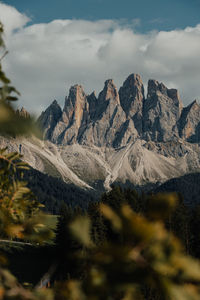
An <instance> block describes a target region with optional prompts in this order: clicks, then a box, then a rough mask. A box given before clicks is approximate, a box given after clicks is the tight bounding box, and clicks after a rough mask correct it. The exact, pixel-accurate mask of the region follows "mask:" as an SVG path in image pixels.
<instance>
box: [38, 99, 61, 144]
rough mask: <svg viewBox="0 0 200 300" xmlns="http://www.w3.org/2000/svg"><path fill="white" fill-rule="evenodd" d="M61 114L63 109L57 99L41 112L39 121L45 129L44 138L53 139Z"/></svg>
mask: <svg viewBox="0 0 200 300" xmlns="http://www.w3.org/2000/svg"><path fill="white" fill-rule="evenodd" d="M61 116H62V110H61V107H60V105H59V104H58V102H57V101H56V100H54V101H53V102H52V103H51V105H49V107H48V108H47V109H46V110H45V111H44V112H42V113H41V115H40V117H39V118H38V121H37V122H38V123H39V126H40V127H41V128H42V130H43V133H44V138H46V139H51V136H52V131H53V130H54V128H55V126H56V124H57V122H58V121H59V120H60V118H61Z"/></svg>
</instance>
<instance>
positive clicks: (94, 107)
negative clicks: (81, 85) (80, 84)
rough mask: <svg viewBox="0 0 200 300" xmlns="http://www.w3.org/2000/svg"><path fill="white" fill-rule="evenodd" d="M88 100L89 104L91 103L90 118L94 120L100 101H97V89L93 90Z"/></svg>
mask: <svg viewBox="0 0 200 300" xmlns="http://www.w3.org/2000/svg"><path fill="white" fill-rule="evenodd" d="M87 102H88V105H89V115H90V119H91V120H94V118H95V114H96V110H97V105H98V101H97V97H96V92H95V91H93V92H92V93H91V94H90V95H89V96H87Z"/></svg>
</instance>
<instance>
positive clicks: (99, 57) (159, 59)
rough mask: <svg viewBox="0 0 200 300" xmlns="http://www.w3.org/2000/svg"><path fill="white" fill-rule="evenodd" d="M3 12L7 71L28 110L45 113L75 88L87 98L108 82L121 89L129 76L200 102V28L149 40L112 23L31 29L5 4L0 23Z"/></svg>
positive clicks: (69, 23) (74, 23) (59, 24)
mask: <svg viewBox="0 0 200 300" xmlns="http://www.w3.org/2000/svg"><path fill="white" fill-rule="evenodd" d="M2 8H3V11H4V13H3V15H4V19H3V18H2V21H3V20H5V24H6V28H7V31H6V45H7V48H8V49H9V55H8V56H7V57H6V58H5V59H4V68H5V70H6V72H7V74H8V75H9V76H10V78H11V79H12V81H13V83H14V85H15V86H16V87H17V88H18V89H19V90H20V91H21V94H22V97H21V101H20V103H21V104H23V105H25V107H26V108H28V109H32V110H34V111H41V110H42V109H44V108H46V106H47V105H48V104H50V102H51V101H53V100H54V99H55V98H56V99H57V100H58V101H59V102H60V103H63V101H64V96H65V95H67V93H68V89H69V87H70V86H71V85H73V84H75V83H81V84H83V86H84V87H85V90H86V92H87V93H89V92H91V91H92V90H93V89H96V90H97V92H99V91H100V89H102V88H103V83H104V81H105V80H106V79H107V78H113V79H114V81H115V82H116V84H117V86H118V87H120V85H121V84H122V82H123V81H124V80H125V79H126V77H127V76H128V75H129V74H130V73H139V74H141V75H142V77H143V80H144V83H145V85H146V83H147V80H148V79H149V78H154V79H157V80H159V81H162V82H164V83H165V84H166V85H168V86H169V87H172V86H173V87H175V88H176V87H177V88H179V90H180V92H181V95H182V97H183V100H184V103H185V104H187V103H189V102H191V101H192V100H194V99H195V98H197V97H199V98H200V84H199V83H200V72H199V70H200V25H197V26H196V27H194V28H192V27H188V28H185V29H184V30H173V31H169V32H165V31H161V32H149V33H147V34H139V33H137V32H135V31H134V30H133V29H131V26H127V25H125V24H124V23H123V22H117V21H113V20H101V21H86V20H55V21H53V22H51V23H48V24H35V25H29V26H28V25H26V24H27V22H28V18H27V17H26V16H25V15H23V14H20V13H19V12H18V11H17V10H16V9H15V8H13V7H10V6H7V5H4V4H2V3H0V19H1V16H2ZM13 20H15V22H14V21H13ZM136 23H137V22H136ZM15 29H18V30H17V31H16V30H15Z"/></svg>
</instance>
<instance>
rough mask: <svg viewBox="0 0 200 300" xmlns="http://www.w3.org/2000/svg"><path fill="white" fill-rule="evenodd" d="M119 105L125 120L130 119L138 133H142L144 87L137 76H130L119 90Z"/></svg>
mask: <svg viewBox="0 0 200 300" xmlns="http://www.w3.org/2000/svg"><path fill="white" fill-rule="evenodd" d="M119 97H120V103H121V106H122V108H123V110H124V111H125V113H126V117H127V118H132V119H133V121H134V124H135V127H136V129H137V130H138V132H141V131H142V122H141V119H142V109H143V102H144V85H143V82H142V78H141V77H140V75H138V74H131V75H130V76H128V78H127V79H126V80H125V81H124V83H123V86H122V87H121V88H120V90H119Z"/></svg>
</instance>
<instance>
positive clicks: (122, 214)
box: [63, 194, 200, 300]
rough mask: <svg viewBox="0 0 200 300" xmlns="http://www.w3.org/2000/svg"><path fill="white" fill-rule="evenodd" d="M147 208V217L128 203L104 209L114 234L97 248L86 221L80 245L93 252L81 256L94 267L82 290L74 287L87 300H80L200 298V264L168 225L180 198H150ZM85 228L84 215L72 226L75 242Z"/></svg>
mask: <svg viewBox="0 0 200 300" xmlns="http://www.w3.org/2000/svg"><path fill="white" fill-rule="evenodd" d="M158 202H159V203H158ZM148 203H149V206H148V209H147V213H146V216H144V215H142V214H138V213H135V212H134V211H133V209H132V208H131V207H130V206H129V205H128V204H125V203H122V204H121V205H120V206H119V207H118V208H116V209H113V208H111V207H110V206H108V205H106V204H100V210H101V213H102V216H103V217H104V218H105V220H107V221H108V222H109V224H110V228H111V230H112V231H113V234H112V235H110V237H109V238H108V239H104V240H103V241H102V243H101V245H98V246H95V245H94V243H92V238H91V234H90V233H91V229H89V228H88V224H89V223H90V222H89V220H88V217H86V216H85V217H84V218H85V221H84V222H85V224H86V225H87V226H86V225H84V226H81V229H79V240H80V241H82V242H83V246H84V248H86V249H88V248H89V251H84V252H83V251H80V252H79V254H78V256H79V258H80V257H83V259H84V260H87V261H88V262H89V267H88V272H87V276H86V278H85V279H84V280H83V282H82V286H81V285H78V284H75V282H74V286H76V288H77V289H79V293H80V294H81V293H82V294H83V295H84V296H82V298H79V299H94V300H99V299H160V300H161V299H162V300H164V299H173V300H174V299H181V300H184V299H200V289H199V284H200V264H199V262H198V261H196V260H194V259H193V258H192V257H190V256H186V254H185V252H184V249H183V247H182V245H181V243H180V242H179V241H178V239H177V238H176V237H175V236H174V235H173V234H172V233H170V232H169V231H167V230H166V228H165V226H164V223H163V220H164V219H165V218H166V217H167V213H168V214H169V213H170V212H171V211H172V210H173V209H174V208H175V206H176V203H177V197H176V195H174V194H168V195H165V194H162V195H156V196H151V197H148ZM157 206H159V210H158V209H157ZM160 211H161V214H160ZM162 211H163V214H162ZM78 224H79V225H78ZM82 224H83V217H82V216H81V217H79V218H77V220H75V221H74V222H73V223H72V225H71V228H72V231H73V232H74V228H75V229H76V230H75V234H76V237H77V236H78V230H77V228H78V226H80V225H82ZM83 237H84V239H83ZM80 286H81V287H82V288H80ZM68 289H69V288H68ZM68 293H69V291H68ZM77 293H78V292H77ZM70 297H71V298H70ZM63 299H75V298H73V295H71V296H69V295H68V297H67V298H63Z"/></svg>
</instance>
